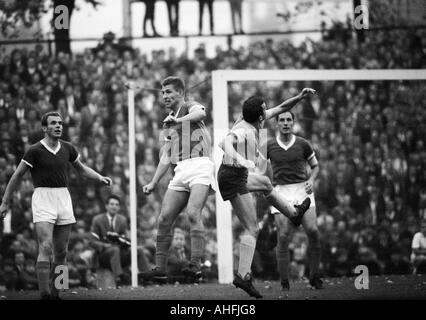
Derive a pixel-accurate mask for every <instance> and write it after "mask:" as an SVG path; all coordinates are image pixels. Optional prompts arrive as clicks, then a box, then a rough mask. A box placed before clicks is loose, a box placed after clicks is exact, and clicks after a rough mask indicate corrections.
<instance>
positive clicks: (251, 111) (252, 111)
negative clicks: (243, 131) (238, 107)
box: [243, 96, 265, 123]
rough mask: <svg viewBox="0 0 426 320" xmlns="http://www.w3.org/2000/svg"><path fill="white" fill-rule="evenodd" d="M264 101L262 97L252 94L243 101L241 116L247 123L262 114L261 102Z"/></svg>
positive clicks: (252, 121) (254, 120) (256, 119)
mask: <svg viewBox="0 0 426 320" xmlns="http://www.w3.org/2000/svg"><path fill="white" fill-rule="evenodd" d="M264 102H265V100H264V99H263V97H259V96H253V97H250V98H248V99H247V100H246V101H244V103H243V118H244V120H245V121H247V122H248V123H254V122H256V121H258V120H259V117H260V116H262V115H263V113H264V110H263V107H262V104H263V103H264Z"/></svg>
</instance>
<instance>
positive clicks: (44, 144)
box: [40, 140, 61, 155]
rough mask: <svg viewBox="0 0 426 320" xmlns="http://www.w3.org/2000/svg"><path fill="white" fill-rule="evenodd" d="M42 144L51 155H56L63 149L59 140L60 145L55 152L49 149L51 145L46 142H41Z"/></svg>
mask: <svg viewBox="0 0 426 320" xmlns="http://www.w3.org/2000/svg"><path fill="white" fill-rule="evenodd" d="M40 143H41V144H42V145H43V146H44V147H45V148H46V149H47V151H49V152H50V153H53V154H54V155H56V154H57V153H58V151H59V149H61V141H59V140H58V145H57V146H56V148H55V150H53V149H52V148H51V147H49V145H48V144H47V143H46V142H45V141H44V140H40Z"/></svg>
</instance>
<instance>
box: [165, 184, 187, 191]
mask: <svg viewBox="0 0 426 320" xmlns="http://www.w3.org/2000/svg"><path fill="white" fill-rule="evenodd" d="M167 189H170V190H174V191H182V192H183V191H184V192H190V191H191V190H190V189H188V188H185V187H179V186H171V185H169V186H168V187H167Z"/></svg>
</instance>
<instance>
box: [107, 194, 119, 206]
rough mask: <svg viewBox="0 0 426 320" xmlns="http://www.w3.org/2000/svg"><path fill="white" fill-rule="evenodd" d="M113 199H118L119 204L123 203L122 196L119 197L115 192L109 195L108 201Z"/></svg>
mask: <svg viewBox="0 0 426 320" xmlns="http://www.w3.org/2000/svg"><path fill="white" fill-rule="evenodd" d="M111 199H115V200H117V201H118V203H119V204H120V203H121V199H120V197H119V196H117V195H115V194H110V195H109V196H108V198H107V199H106V203H108V202H109V200H111Z"/></svg>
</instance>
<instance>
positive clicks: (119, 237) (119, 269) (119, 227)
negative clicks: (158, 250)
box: [91, 195, 149, 286]
mask: <svg viewBox="0 0 426 320" xmlns="http://www.w3.org/2000/svg"><path fill="white" fill-rule="evenodd" d="M120 202H121V199H120V198H119V197H118V196H116V195H110V196H108V198H107V200H106V205H105V209H106V213H102V214H99V215H97V216H95V217H94V218H93V221H92V226H91V233H92V236H93V240H92V241H91V246H92V248H93V249H94V250H95V252H96V254H97V260H98V264H99V266H100V267H107V268H110V269H111V271H112V273H113V275H114V277H115V281H116V284H117V286H121V285H128V284H129V273H128V272H127V274H126V273H125V271H124V270H123V268H126V267H129V265H130V242H129V240H128V236H129V230H128V224H127V219H126V217H125V216H123V215H121V214H119V213H118V212H119V211H120ZM138 267H139V270H140V272H142V271H147V270H148V267H149V266H148V262H147V260H146V257H145V254H144V251H143V250H141V249H139V250H138Z"/></svg>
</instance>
